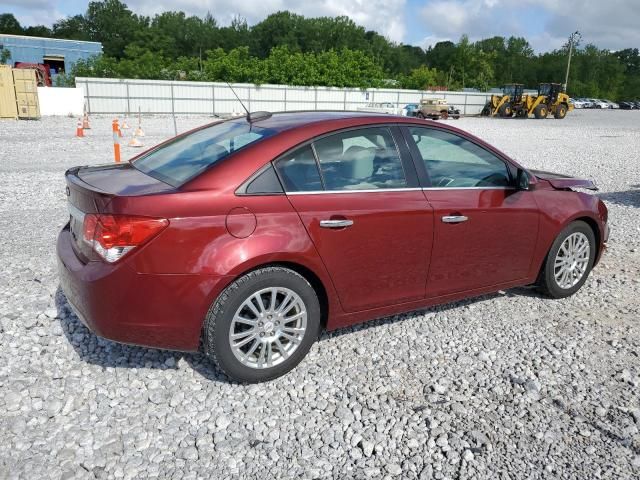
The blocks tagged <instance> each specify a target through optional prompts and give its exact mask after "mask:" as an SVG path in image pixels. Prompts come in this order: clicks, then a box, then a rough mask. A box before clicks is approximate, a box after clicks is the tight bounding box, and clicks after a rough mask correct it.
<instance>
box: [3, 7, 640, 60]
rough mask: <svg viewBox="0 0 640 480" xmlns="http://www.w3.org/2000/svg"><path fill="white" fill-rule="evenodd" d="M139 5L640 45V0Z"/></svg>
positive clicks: (400, 34)
mask: <svg viewBox="0 0 640 480" xmlns="http://www.w3.org/2000/svg"><path fill="white" fill-rule="evenodd" d="M87 3H88V2H87V1H81V0H0V13H5V12H9V13H13V14H14V15H15V16H16V18H18V20H19V21H20V22H21V23H22V24H23V25H27V26H28V25H36V24H44V25H48V26H50V25H51V24H52V23H53V22H55V21H56V20H57V19H60V18H63V17H65V16H68V15H74V14H78V13H84V11H85V10H86V7H87ZM125 3H126V4H127V5H128V6H129V8H130V9H131V10H132V11H134V12H135V13H140V14H144V15H153V14H155V13H159V12H162V11H166V10H182V11H184V12H186V13H187V14H192V15H201V16H203V15H205V14H206V13H207V11H210V12H211V13H212V15H213V16H214V17H215V18H216V19H217V20H218V22H219V23H221V24H223V25H225V24H229V23H230V22H231V19H232V18H233V17H234V16H236V15H240V16H242V17H244V18H246V19H247V21H248V22H249V24H250V25H252V24H255V23H257V22H259V21H260V20H262V19H264V18H265V17H266V16H267V15H269V14H270V13H274V12H277V11H279V10H290V11H292V12H295V13H299V14H301V15H305V16H336V15H346V16H348V17H351V18H352V19H353V20H354V21H355V22H356V23H358V24H360V25H363V26H364V27H366V28H367V29H371V30H376V31H378V32H379V33H381V34H383V35H385V36H386V37H387V38H389V39H390V40H393V41H395V42H403V43H407V44H411V45H419V46H421V47H425V48H426V47H428V46H429V45H434V44H435V43H436V42H438V41H441V40H452V41H454V42H455V41H457V40H458V39H459V38H460V36H461V35H462V34H463V33H466V34H467V35H468V36H469V38H470V39H471V40H472V41H474V40H479V39H482V38H488V37H491V36H495V35H500V36H505V37H508V36H511V35H515V36H523V37H525V38H526V39H527V40H529V43H530V44H531V45H532V47H533V48H534V50H536V51H537V52H545V51H549V50H553V49H555V48H558V47H560V46H561V45H563V44H564V43H566V39H567V37H568V36H569V35H570V34H571V33H572V32H574V31H576V30H578V31H580V33H581V34H582V43H583V44H587V43H593V44H595V45H597V46H598V47H600V48H605V49H609V50H619V49H622V48H640V0H607V1H601V0H125Z"/></svg>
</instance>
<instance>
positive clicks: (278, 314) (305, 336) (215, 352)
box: [203, 267, 320, 383]
mask: <svg viewBox="0 0 640 480" xmlns="http://www.w3.org/2000/svg"><path fill="white" fill-rule="evenodd" d="M319 333H320V304H319V302H318V297H317V295H316V293H315V291H314V289H313V287H312V286H311V285H310V284H309V282H308V281H307V280H306V279H305V278H304V277H302V276H301V275H299V274H298V273H296V272H294V271H292V270H289V269H287V268H282V267H266V268H261V269H259V270H255V271H253V272H250V273H248V274H246V275H244V276H243V277H241V278H239V279H238V280H236V281H235V282H233V283H232V284H231V285H229V286H228V287H227V288H226V289H225V290H224V292H222V294H221V295H220V297H218V299H217V300H216V301H215V302H214V304H213V306H212V307H211V308H210V309H209V313H208V314H207V318H206V320H205V328H204V342H203V343H204V351H205V354H206V355H207V356H209V357H210V358H212V359H213V360H214V362H215V363H216V364H217V366H218V367H219V368H220V370H222V371H223V372H224V373H225V374H226V375H227V376H228V377H230V378H232V379H233V380H237V381H239V382H247V383H256V382H264V381H267V380H272V379H274V378H277V377H279V376H281V375H284V374H285V373H287V372H289V371H290V370H291V369H293V368H294V367H295V366H296V365H298V363H300V361H301V360H302V359H303V358H304V356H305V355H306V354H307V352H308V351H309V349H310V348H311V345H313V342H315V340H316V339H317V338H318V335H319Z"/></svg>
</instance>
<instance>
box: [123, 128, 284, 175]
mask: <svg viewBox="0 0 640 480" xmlns="http://www.w3.org/2000/svg"><path fill="white" fill-rule="evenodd" d="M275 133H276V131H275V130H270V129H266V128H260V127H257V126H255V125H252V124H250V123H249V122H247V121H246V120H245V119H242V120H232V121H228V122H222V123H217V124H215V125H212V126H210V127H205V128H202V129H200V130H196V131H195V132H193V133H190V134H188V135H185V136H183V137H179V138H176V139H175V140H173V141H171V142H170V143H167V144H166V145H164V146H162V147H160V148H159V149H157V150H154V151H152V152H150V153H149V154H147V155H144V156H143V157H141V158H139V159H137V160H135V161H134V162H132V165H133V166H134V167H135V168H136V169H138V170H140V171H141V172H143V173H146V174H147V175H149V176H151V177H154V178H157V179H158V180H160V181H163V182H165V183H168V184H169V185H172V186H174V187H178V186H180V185H182V184H184V183H185V182H187V181H188V180H190V179H192V178H194V177H195V176H197V175H198V174H200V173H202V172H203V171H204V170H206V169H207V168H209V167H210V166H212V165H213V164H215V163H216V162H219V161H220V160H222V159H224V158H226V157H228V156H229V155H231V154H232V153H234V152H237V151H238V150H240V149H241V148H243V147H246V146H247V145H249V144H251V143H254V142H257V141H258V140H261V139H263V138H267V137H270V136H272V135H274V134H275Z"/></svg>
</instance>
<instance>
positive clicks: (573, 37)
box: [564, 30, 582, 92]
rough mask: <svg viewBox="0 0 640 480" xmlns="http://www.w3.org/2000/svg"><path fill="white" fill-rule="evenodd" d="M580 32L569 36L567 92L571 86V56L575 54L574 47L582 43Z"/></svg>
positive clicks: (565, 78) (565, 82)
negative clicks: (569, 85)
mask: <svg viewBox="0 0 640 480" xmlns="http://www.w3.org/2000/svg"><path fill="white" fill-rule="evenodd" d="M581 37H582V35H580V32H578V31H577V30H576V31H575V32H573V33H572V34H571V35H569V59H568V60H567V74H566V75H565V77H564V91H565V92H566V91H567V86H568V84H569V69H570V68H571V54H572V53H573V45H574V44H576V45H577V43H578V42H579V41H580V38H581Z"/></svg>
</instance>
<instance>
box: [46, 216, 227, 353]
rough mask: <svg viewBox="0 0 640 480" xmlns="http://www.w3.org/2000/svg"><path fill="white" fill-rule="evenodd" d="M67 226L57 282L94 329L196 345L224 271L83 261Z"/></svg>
mask: <svg viewBox="0 0 640 480" xmlns="http://www.w3.org/2000/svg"><path fill="white" fill-rule="evenodd" d="M72 241H73V240H72V237H71V233H70V232H69V230H68V228H66V227H65V228H64V229H63V230H62V231H61V232H60V235H59V236H58V242H57V257H58V274H59V278H60V287H61V288H62V291H63V292H64V294H65V297H66V298H67V301H68V303H69V305H70V306H71V308H72V309H73V310H74V311H75V312H76V314H77V315H78V318H79V319H80V320H81V321H82V323H84V324H85V325H86V326H87V328H89V329H90V330H91V331H93V332H94V333H95V334H96V335H98V336H100V337H103V338H106V339H109V340H113V341H116V342H121V343H128V344H133V345H141V346H147V347H154V348H163V349H171V350H183V351H196V350H198V347H199V344H200V334H201V329H202V322H203V321H204V318H205V316H206V313H207V310H208V308H209V306H210V303H211V301H212V300H213V298H215V297H216V295H217V294H218V293H219V291H220V290H221V289H222V288H223V285H226V283H227V282H226V280H227V277H220V276H218V277H214V276H209V275H181V274H146V273H145V274H142V273H138V272H136V271H134V269H133V268H131V267H130V266H129V265H128V264H127V259H126V258H125V259H123V260H122V261H121V262H118V263H116V264H107V263H104V262H101V261H94V262H88V263H86V264H85V263H82V262H81V261H80V260H79V259H78V257H77V255H76V254H75V252H74V250H73V247H72V243H71V242H72Z"/></svg>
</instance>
